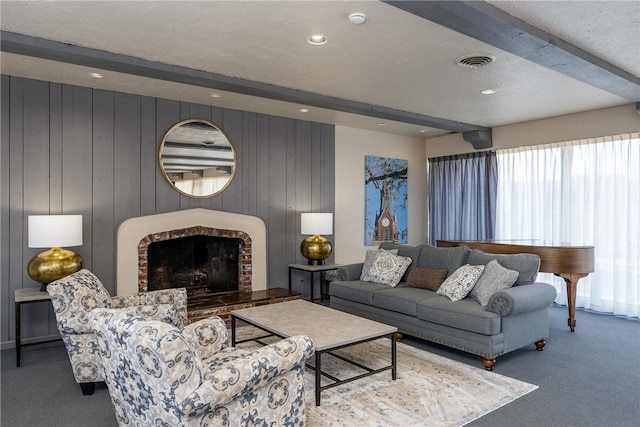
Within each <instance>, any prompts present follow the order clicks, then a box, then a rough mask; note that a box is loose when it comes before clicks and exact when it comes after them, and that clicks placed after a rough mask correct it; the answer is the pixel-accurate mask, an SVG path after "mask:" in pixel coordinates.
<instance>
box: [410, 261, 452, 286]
mask: <svg viewBox="0 0 640 427" xmlns="http://www.w3.org/2000/svg"><path fill="white" fill-rule="evenodd" d="M447 272H448V270H447V269H446V268H424V267H414V269H413V270H411V273H409V277H408V278H407V284H406V285H405V286H406V287H407V288H421V289H429V290H431V291H434V292H435V291H437V290H438V288H440V285H442V283H443V282H444V279H446V277H447Z"/></svg>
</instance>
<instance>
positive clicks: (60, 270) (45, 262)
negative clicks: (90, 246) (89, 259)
mask: <svg viewBox="0 0 640 427" xmlns="http://www.w3.org/2000/svg"><path fill="white" fill-rule="evenodd" d="M83 265H84V260H83V259H82V257H81V256H80V255H78V254H77V253H75V252H73V251H70V250H68V249H62V248H51V249H49V250H47V251H44V252H41V253H39V254H38V255H36V256H34V257H33V258H31V261H29V264H28V266H27V272H28V273H29V277H31V278H32V279H33V280H35V281H36V282H38V283H42V287H41V288H40V290H41V291H45V290H46V289H47V284H49V283H50V282H53V281H54V280H58V279H61V278H63V277H65V276H68V275H70V274H73V273H75V272H76V271H78V270H80V269H82V267H83Z"/></svg>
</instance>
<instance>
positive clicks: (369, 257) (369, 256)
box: [360, 249, 398, 280]
mask: <svg viewBox="0 0 640 427" xmlns="http://www.w3.org/2000/svg"><path fill="white" fill-rule="evenodd" d="M380 252H389V253H390V254H393V255H398V250H397V249H390V250H386V249H367V253H366V254H365V256H364V263H363V264H362V273H361V274H360V280H365V279H363V277H364V276H366V275H367V274H369V270H371V266H372V265H373V262H374V261H375V259H376V257H377V256H378V254H379V253H380Z"/></svg>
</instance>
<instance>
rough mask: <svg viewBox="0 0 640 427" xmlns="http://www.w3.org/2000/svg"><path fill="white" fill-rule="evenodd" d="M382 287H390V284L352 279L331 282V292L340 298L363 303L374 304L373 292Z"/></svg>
mask: <svg viewBox="0 0 640 427" xmlns="http://www.w3.org/2000/svg"><path fill="white" fill-rule="evenodd" d="M382 289H389V285H382V284H379V283H371V282H365V281H362V280H350V281H348V282H340V281H337V282H331V286H330V287H329V294H330V295H331V296H336V297H338V298H342V299H346V300H349V301H355V302H359V303H362V304H367V305H372V304H373V293H374V292H375V291H379V290H382Z"/></svg>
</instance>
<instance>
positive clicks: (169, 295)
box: [107, 288, 188, 328]
mask: <svg viewBox="0 0 640 427" xmlns="http://www.w3.org/2000/svg"><path fill="white" fill-rule="evenodd" d="M160 304H169V305H171V306H173V307H174V308H175V311H174V315H175V317H174V318H173V319H171V321H170V322H169V323H171V324H172V325H175V326H177V327H179V328H182V327H184V326H186V325H187V323H188V319H187V293H186V290H185V289H184V288H181V289H162V290H159V291H149V292H140V293H137V294H132V295H126V296H116V297H112V298H111V306H112V308H123V307H131V306H136V305H160ZM107 308H109V307H107Z"/></svg>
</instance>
